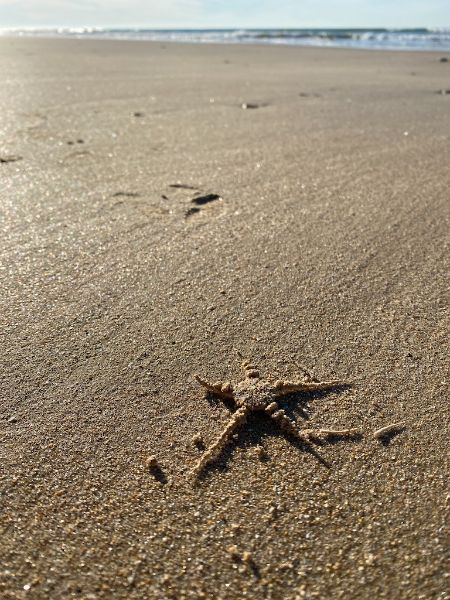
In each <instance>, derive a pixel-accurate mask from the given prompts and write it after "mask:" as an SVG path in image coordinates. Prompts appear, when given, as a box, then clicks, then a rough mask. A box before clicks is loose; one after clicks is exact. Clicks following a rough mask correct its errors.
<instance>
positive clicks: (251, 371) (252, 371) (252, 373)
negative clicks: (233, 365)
mask: <svg viewBox="0 0 450 600" xmlns="http://www.w3.org/2000/svg"><path fill="white" fill-rule="evenodd" d="M241 367H242V369H243V371H244V373H245V377H246V379H250V378H254V379H259V377H260V375H259V371H258V369H257V368H256V367H255V366H254V365H252V363H251V362H250V361H249V360H244V361H243V362H242V364H241Z"/></svg>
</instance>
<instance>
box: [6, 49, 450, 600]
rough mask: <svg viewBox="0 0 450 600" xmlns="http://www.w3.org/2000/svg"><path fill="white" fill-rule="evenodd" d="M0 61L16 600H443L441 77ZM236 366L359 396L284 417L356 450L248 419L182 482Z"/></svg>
mask: <svg viewBox="0 0 450 600" xmlns="http://www.w3.org/2000/svg"><path fill="white" fill-rule="evenodd" d="M0 56H1V63H0V79H1V87H0V101H1V107H2V111H1V117H0V119H1V121H0V124H1V139H0V156H1V157H2V158H3V159H4V160H3V162H2V163H1V164H0V178H1V188H0V200H1V217H2V237H1V241H0V245H1V271H0V273H1V315H0V318H1V336H2V342H1V344H2V345H1V349H2V352H1V361H2V366H1V371H0V373H1V405H0V411H1V412H0V424H1V436H2V439H1V464H0V469H1V490H2V501H1V502H2V506H1V525H2V535H1V539H0V544H1V549H0V553H1V566H0V569H1V571H0V581H1V583H0V597H1V598H2V600H4V599H5V600H9V599H12V598H33V599H34V598H37V599H40V598H51V599H60V598H64V599H67V598H84V599H86V600H88V599H89V600H93V599H97V598H158V599H160V598H162V599H165V598H174V599H175V598H176V599H182V598H211V599H213V598H214V599H215V600H218V599H223V600H226V599H235V598H239V599H241V598H249V599H260V598H271V599H283V600H294V599H297V598H298V599H303V598H311V599H315V598H319V599H328V598H346V599H349V598H357V599H359V598H363V599H364V598H377V599H378V598H389V599H397V598H402V599H403V598H405V599H406V598H411V599H414V600H417V599H426V600H429V599H433V600H442V599H443V598H445V597H446V596H445V591H446V590H448V580H446V579H445V571H444V565H445V558H446V551H448V546H447V547H446V538H445V529H444V525H445V516H446V503H447V508H448V503H449V496H448V495H447V494H448V486H447V484H448V482H447V473H448V467H449V463H448V436H449V432H448V404H447V402H448V400H447V398H446V394H447V388H446V380H447V366H448V365H447V356H446V354H447V346H448V337H447V335H448V325H449V305H448V296H447V292H448V288H447V286H448V272H449V264H448V232H449V222H448V216H449V210H448V209H449V189H450V170H449V165H450V96H448V95H441V94H438V93H436V92H437V91H438V90H440V89H445V88H448V87H449V82H450V66H449V64H448V63H447V64H445V63H440V62H439V58H440V55H437V54H435V53H425V52H424V53H415V52H408V53H401V52H397V53H389V52H381V51H380V52H359V51H344V50H318V49H317V50H316V49H301V48H275V47H274V48H270V47H245V46H220V45H217V46H206V45H202V46H200V45H198V46H194V45H192V46H189V45H181V44H180V45H169V44H167V45H161V44H157V43H139V42H108V41H101V42H97V41H76V40H65V41H64V40H33V39H13V38H9V39H8V38H3V39H1V40H0ZM245 103H247V104H259V105H261V106H260V107H259V108H257V109H247V110H244V109H242V108H241V105H242V104H245ZM135 113H137V115H136V114H135ZM19 157H21V160H13V159H18V158H19ZM173 184H182V185H186V186H192V188H194V189H189V188H183V187H171V185H173ZM209 193H211V194H217V195H219V196H220V197H221V199H216V200H213V201H211V202H209V203H206V204H200V205H199V206H196V205H195V204H193V203H192V202H191V200H192V199H193V198H194V197H196V196H199V195H205V194H209ZM192 208H198V209H199V210H197V211H195V210H194V211H192V210H190V209H192ZM238 351H239V352H240V353H241V354H242V355H243V356H245V357H248V358H251V359H252V360H253V361H254V362H255V363H256V364H257V365H258V366H259V368H260V369H261V373H262V374H264V375H268V374H274V375H276V376H279V377H282V378H285V379H289V378H293V377H295V375H296V374H297V373H300V374H301V366H302V365H305V366H306V367H307V368H309V369H310V370H311V371H312V372H313V374H314V375H315V376H316V377H318V378H321V379H330V378H338V379H346V380H350V381H352V382H353V387H351V388H348V389H347V390H344V391H341V392H340V393H338V392H337V391H335V392H332V393H328V394H324V395H321V396H310V395H309V396H308V395H301V394H300V395H293V396H288V397H286V399H285V401H284V402H283V403H282V406H283V408H285V410H286V412H287V414H288V415H289V416H290V417H291V418H293V419H295V420H296V422H297V423H298V425H299V426H303V425H305V422H306V426H307V427H333V428H359V429H361V430H362V431H363V433H364V437H363V439H362V440H360V441H353V442H350V441H346V440H342V441H339V442H338V443H324V444H323V445H319V446H316V450H317V452H318V453H319V454H320V456H321V457H322V459H323V461H322V462H321V461H320V460H319V459H318V458H317V457H315V456H314V455H313V454H312V453H310V452H308V451H307V448H302V447H301V446H299V445H298V444H296V443H294V441H293V440H291V439H289V438H288V437H286V436H285V435H284V434H283V432H281V431H279V430H278V429H277V428H276V427H275V426H274V425H273V424H272V422H270V421H269V420H268V419H265V418H263V417H262V416H261V417H258V416H257V415H256V416H254V417H252V418H251V419H250V420H249V422H248V423H247V425H246V426H245V427H244V428H243V429H242V430H241V431H240V432H239V434H238V436H237V439H236V440H235V441H233V443H232V444H230V445H229V446H227V448H226V449H225V451H224V452H223V453H222V454H221V456H220V458H219V460H218V462H216V463H214V464H212V465H211V466H210V468H208V469H207V470H206V472H204V474H203V477H202V478H200V479H199V481H198V482H197V484H196V485H192V483H191V482H190V480H189V478H188V474H189V471H190V470H191V469H192V467H193V466H194V465H195V463H196V462H197V461H198V460H199V457H200V455H201V449H199V448H198V446H199V444H197V445H196V444H195V443H194V438H195V436H196V435H197V436H201V437H202V438H203V440H204V442H205V445H206V446H209V445H210V444H211V443H212V442H213V441H214V440H215V438H216V437H217V435H218V434H219V432H220V431H221V430H222V429H223V427H224V426H225V424H226V422H227V420H228V419H229V417H230V410H229V407H227V406H226V405H224V404H223V403H222V402H220V401H219V402H214V401H213V399H212V398H208V397H206V396H205V394H204V391H203V390H202V389H201V388H200V387H199V386H198V384H197V383H196V382H195V381H194V380H193V377H192V374H193V373H195V372H200V373H202V374H203V375H204V376H205V377H208V378H211V379H212V380H215V379H222V380H229V379H233V380H239V379H240V378H241V372H240V361H241V359H240V358H239V356H238ZM392 423H401V424H403V425H404V427H405V430H404V431H403V432H402V433H400V434H398V435H395V436H394V437H392V439H391V441H390V443H388V442H387V441H386V440H385V442H384V444H383V443H381V441H380V440H379V439H374V437H373V433H374V432H375V431H376V430H378V429H380V428H381V427H384V426H386V425H390V424H392ZM259 446H262V447H263V448H264V450H261V449H259V450H258V447H259ZM152 455H154V456H156V459H157V461H158V463H159V465H160V468H159V470H158V469H154V468H153V469H152V468H150V466H149V462H148V461H149V458H150V457H151V456H152ZM325 462H326V463H327V465H328V466H326V465H325V464H324V463H325Z"/></svg>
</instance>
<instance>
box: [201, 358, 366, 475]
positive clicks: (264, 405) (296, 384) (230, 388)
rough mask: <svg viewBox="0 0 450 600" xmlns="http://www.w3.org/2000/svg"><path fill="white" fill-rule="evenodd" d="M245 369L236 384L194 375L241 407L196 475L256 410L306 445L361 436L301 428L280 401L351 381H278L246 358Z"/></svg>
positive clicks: (356, 431) (215, 391)
mask: <svg viewBox="0 0 450 600" xmlns="http://www.w3.org/2000/svg"><path fill="white" fill-rule="evenodd" d="M242 368H243V369H244V372H245V378H244V379H243V380H242V381H240V382H239V383H236V384H232V383H230V382H226V383H222V382H221V381H217V382H216V383H209V382H208V381H206V380H205V379H203V378H202V377H200V376H199V375H194V377H195V379H196V380H197V381H198V383H199V384H200V385H202V386H203V387H204V388H206V389H207V390H208V391H209V392H211V393H212V394H215V395H216V396H219V397H220V398H223V399H227V400H232V401H234V403H235V405H236V407H237V410H236V411H235V412H234V413H233V415H232V417H231V419H230V420H229V421H228V423H227V425H226V426H225V428H224V429H223V431H222V432H221V433H220V435H219V437H218V439H217V440H216V441H215V442H214V443H213V444H212V445H211V446H210V447H209V448H208V449H207V450H206V452H205V453H204V454H203V456H202V457H201V458H200V460H199V461H198V462H197V464H196V465H195V467H194V471H193V473H194V474H195V475H198V474H199V473H200V472H201V471H202V469H203V468H204V467H205V466H206V465H207V464H208V463H209V462H211V461H213V460H214V459H215V458H217V456H218V455H219V454H220V453H221V452H222V450H223V448H224V447H225V446H226V445H227V444H228V442H229V441H230V438H231V437H232V436H233V435H234V433H235V432H236V430H237V429H238V428H239V427H240V426H241V425H243V424H244V423H245V422H246V420H247V417H248V415H249V414H250V413H251V412H254V411H261V412H264V413H265V414H266V415H268V416H269V417H270V418H271V419H273V420H274V421H275V422H276V423H277V424H278V425H279V426H280V427H281V429H283V430H284V431H285V432H287V433H288V434H290V435H292V436H293V437H295V438H297V440H299V441H300V442H302V443H303V444H311V442H313V441H317V440H321V441H323V440H324V439H327V438H331V437H358V436H359V435H360V432H359V431H358V430H357V429H344V430H333V429H302V430H300V429H298V427H297V426H296V425H295V423H294V422H293V421H291V419H289V418H288V416H287V415H286V413H285V412H284V410H282V409H281V408H280V407H279V406H278V404H277V402H276V399H277V398H280V396H285V395H287V394H292V393H295V392H317V391H320V390H329V389H332V388H335V387H338V386H343V385H348V384H345V383H344V382H342V381H339V380H331V381H311V380H305V381H281V380H276V381H274V380H272V379H270V378H265V379H262V378H261V376H260V374H259V371H258V370H257V369H256V368H255V367H254V366H253V365H252V364H251V363H250V361H248V360H245V361H244V362H243V363H242Z"/></svg>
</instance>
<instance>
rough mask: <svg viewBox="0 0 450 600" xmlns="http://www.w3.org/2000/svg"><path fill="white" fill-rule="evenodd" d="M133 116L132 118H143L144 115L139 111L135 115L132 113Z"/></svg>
mask: <svg viewBox="0 0 450 600" xmlns="http://www.w3.org/2000/svg"><path fill="white" fill-rule="evenodd" d="M133 116H134V117H143V116H144V113H143V112H140V111H139V110H137V111H136V112H135V113H133Z"/></svg>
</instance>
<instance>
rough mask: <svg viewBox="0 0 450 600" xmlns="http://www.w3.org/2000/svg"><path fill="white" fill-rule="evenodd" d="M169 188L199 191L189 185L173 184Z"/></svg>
mask: <svg viewBox="0 0 450 600" xmlns="http://www.w3.org/2000/svg"><path fill="white" fill-rule="evenodd" d="M169 187H171V188H177V189H181V190H197V189H198V188H196V187H195V186H193V185H188V184H187V183H171V184H170V185H169Z"/></svg>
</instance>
